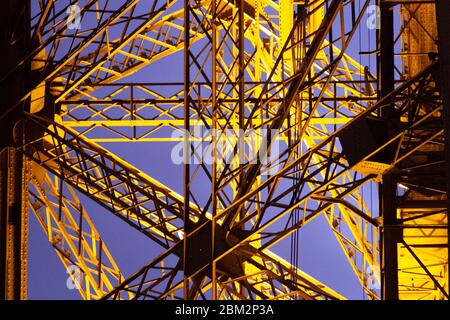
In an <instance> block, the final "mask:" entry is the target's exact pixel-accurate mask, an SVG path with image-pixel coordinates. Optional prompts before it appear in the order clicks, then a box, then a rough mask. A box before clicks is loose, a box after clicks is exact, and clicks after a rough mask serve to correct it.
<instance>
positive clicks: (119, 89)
mask: <svg viewBox="0 0 450 320" xmlns="http://www.w3.org/2000/svg"><path fill="white" fill-rule="evenodd" d="M419 2H420V1H417V3H415V2H414V3H408V4H405V3H402V1H382V0H380V1H377V3H378V4H380V6H381V7H382V8H390V9H392V8H401V11H399V12H398V14H399V19H400V22H401V24H400V28H399V30H396V31H395V33H394V34H393V39H392V40H393V44H392V48H391V49H392V59H394V58H393V56H394V55H395V54H396V55H399V56H400V57H401V58H400V59H398V60H395V63H394V65H393V75H392V77H393V81H392V87H390V88H389V90H390V93H388V94H384V93H383V92H386V89H385V87H386V86H385V84H383V83H381V85H380V79H381V80H383V79H384V77H385V74H384V71H383V70H382V71H381V72H379V75H380V74H381V76H380V77H378V75H373V74H372V73H371V70H370V69H369V67H365V66H362V65H360V63H358V62H357V59H356V58H352V55H354V51H355V49H354V47H355V41H356V40H355V38H356V37H357V32H358V29H359V28H361V24H362V23H363V18H364V17H365V15H366V11H367V8H368V7H369V5H370V4H372V3H373V1H371V0H362V1H359V2H358V1H355V0H345V1H344V0H300V1H292V0H280V1H271V0H251V1H235V0H227V1H222V0H220V1H219V0H184V1H176V0H126V1H121V2H115V1H103V0H95V1H94V0H85V1H75V2H74V3H73V4H76V5H77V6H76V7H73V6H71V5H72V3H71V5H70V6H69V5H67V2H63V1H59V0H47V1H45V0H39V1H37V5H36V6H35V7H34V8H33V9H32V13H33V14H32V16H31V30H30V34H31V35H32V36H31V43H32V44H33V45H32V48H33V49H32V50H31V51H30V52H28V53H27V54H26V55H25V56H23V57H20V61H21V62H20V63H19V64H18V65H17V66H14V67H12V68H11V70H10V71H9V72H8V73H6V74H5V75H3V76H2V78H1V79H0V81H8V79H9V78H10V77H11V76H13V75H14V73H15V72H16V71H17V70H18V68H20V67H21V66H24V65H28V64H30V65H31V70H32V74H33V77H32V79H33V80H32V83H31V86H30V87H31V88H32V90H30V91H28V92H26V93H25V94H24V95H22V96H20V97H18V98H17V103H16V104H14V105H12V106H10V107H9V108H8V112H9V113H14V112H17V110H18V108H19V107H21V106H22V103H27V102H28V103H29V105H30V107H29V108H28V110H27V112H24V115H23V117H22V119H21V120H20V121H18V123H17V124H16V126H15V128H14V137H15V143H16V146H17V150H18V151H20V152H22V153H23V155H25V156H26V159H29V160H32V161H33V162H34V164H33V166H31V175H30V176H31V178H30V181H29V189H28V195H27V196H25V195H24V197H23V198H24V199H23V200H22V201H24V205H27V204H28V205H29V208H30V210H31V212H33V213H34V216H35V217H36V218H37V220H38V222H39V223H40V225H41V227H42V229H43V231H44V233H45V234H46V236H47V237H48V239H49V242H50V244H51V245H52V246H53V248H54V249H55V251H56V253H57V254H58V256H59V258H60V260H61V262H62V264H63V265H64V267H65V268H68V267H69V266H71V265H74V266H77V268H78V270H81V275H80V274H71V277H72V280H73V281H74V283H75V284H78V289H79V291H80V294H81V296H82V298H84V299H101V298H102V299H172V300H178V299H205V300H207V299H223V300H245V299H250V300H258V299H264V300H266V299H306V300H309V299H320V300H328V299H345V297H344V296H343V295H341V294H340V293H338V292H337V291H335V290H334V289H332V288H331V287H330V286H329V285H328V284H326V283H324V282H321V281H320V280H319V279H315V278H314V277H312V276H311V275H309V274H307V273H306V272H304V271H302V270H301V268H300V267H299V265H298V241H296V240H295V239H298V234H299V232H301V230H302V228H303V227H304V226H305V225H307V224H308V223H310V222H311V221H313V220H314V219H316V218H317V217H319V216H323V217H324V218H325V221H326V223H327V228H329V230H331V232H332V234H333V235H334V236H335V238H336V241H337V244H338V246H339V247H340V250H341V252H340V254H341V255H342V256H343V257H345V259H346V260H347V261H348V264H349V266H350V268H351V270H352V271H353V273H354V274H355V278H356V279H357V281H358V282H359V284H360V286H361V288H362V290H363V292H364V297H365V298H369V299H379V298H380V292H379V291H377V290H374V287H373V284H374V283H373V282H374V281H375V282H376V283H382V285H383V276H385V274H384V272H385V270H386V269H387V265H386V261H385V260H383V257H384V256H383V254H385V253H386V248H392V247H389V245H390V244H389V243H388V241H387V240H386V239H389V235H391V234H393V232H394V233H395V231H392V230H394V229H395V230H398V229H401V230H402V234H403V237H402V238H401V239H399V238H396V240H395V241H396V242H395V246H396V247H397V246H398V256H402V257H403V256H408V258H404V259H403V260H399V263H398V272H397V269H395V272H396V273H397V274H398V283H399V287H400V288H401V289H400V293H399V296H400V298H411V297H413V298H434V299H442V298H446V299H448V282H446V281H447V280H448V255H447V257H445V255H443V253H442V252H443V251H442V250H444V249H445V248H447V247H448V233H447V230H444V229H445V228H446V227H445V226H446V225H447V224H448V219H447V212H446V206H445V205H443V204H442V203H440V202H439V201H442V200H443V197H445V193H446V190H443V189H442V190H441V189H439V190H436V184H438V183H435V184H432V185H426V186H424V185H423V183H422V182H420V183H419V182H418V181H419V180H420V178H417V176H420V174H424V173H423V172H422V171H420V170H422V169H421V168H424V167H427V166H434V165H435V164H436V163H437V166H439V165H442V161H443V160H442V159H441V154H442V152H443V150H444V147H443V145H444V143H445V141H444V119H443V113H444V102H443V99H442V97H441V94H440V86H439V77H438V76H437V73H438V70H439V67H440V64H439V61H434V62H433V63H430V62H429V61H430V58H431V60H438V59H437V58H436V57H435V56H434V55H433V52H434V51H437V47H436V43H435V42H436V39H437V31H436V32H435V30H434V25H432V24H431V25H430V24H428V25H427V23H429V18H427V17H428V16H434V15H435V14H436V13H435V12H434V11H433V10H434V9H433V10H432V9H430V8H431V7H430V5H429V4H428V3H426V4H422V3H419ZM432 6H433V5H432ZM433 7H434V6H433ZM382 10H384V9H382ZM385 12H386V11H382V15H385V14H386V13H385ZM67 15H69V16H70V17H71V18H72V20H69V21H68V20H67ZM78 17H79V18H80V22H81V23H80V24H79V25H78V24H77V18H78ZM427 19H428V20H427ZM397 31H398V32H397ZM418 34H422V35H423V34H425V35H426V37H425V36H423V38H424V39H421V40H417V35H418ZM425 38H426V40H425ZM384 46H385V44H382V45H381V47H380V48H379V51H380V52H381V53H380V52H379V53H380V54H379V55H380V56H381V57H383V54H384V52H386V50H385V49H384ZM397 51H398V52H397ZM429 52H431V54H428V53H429ZM366 54H372V53H366ZM171 57H177V59H182V58H184V65H183V68H184V70H183V72H180V73H179V77H180V78H179V80H178V82H156V83H149V82H144V81H141V80H139V81H136V78H135V76H136V75H142V74H144V73H145V72H146V71H145V70H147V67H149V66H151V65H152V64H153V63H156V62H157V61H158V60H162V59H167V58H171ZM380 59H381V60H383V59H384V58H380ZM379 62H380V61H379ZM180 71H181V70H180ZM380 90H381V91H380ZM380 92H382V94H381V95H380ZM2 117H3V115H2ZM368 123H370V126H372V123H376V124H375V125H373V126H377V128H382V129H381V131H379V132H377V133H376V134H375V135H376V136H377V137H376V138H375V139H374V140H375V142H373V143H372V142H371V143H369V142H367V143H365V141H362V140H363V139H364V138H363V137H358V136H355V133H357V132H360V131H361V130H365V128H367V126H368ZM374 130H375V129H374ZM242 132H244V133H242ZM248 132H251V134H252V135H253V136H251V137H252V138H253V139H250V136H248V135H247V134H248ZM174 133H175V134H174ZM186 133H187V134H186ZM272 133H276V134H275V135H272ZM254 137H256V139H254ZM264 139H266V140H264ZM349 141H351V143H349ZM104 142H116V143H127V142H145V143H149V145H151V143H156V142H158V143H165V142H178V143H179V145H180V146H182V147H183V150H184V154H183V156H184V159H183V160H184V163H183V168H184V174H183V179H184V190H183V194H178V193H176V192H175V191H173V190H172V189H171V188H169V187H168V186H166V185H164V184H163V183H161V182H159V181H157V180H156V179H154V178H152V177H150V176H149V175H148V174H146V173H145V172H144V171H142V170H139V169H137V168H135V167H134V166H132V165H131V164H129V163H128V162H127V161H126V159H122V158H120V157H118V156H117V155H115V154H113V153H112V152H110V151H108V150H107V149H106V148H104V147H102V146H100V145H99V143H104ZM224 142H225V143H226V144H227V146H228V147H229V148H230V150H232V151H233V152H234V154H233V156H231V157H228V156H227V155H226V154H225V153H221V152H220V151H219V150H218V149H215V147H217V146H219V145H221V144H222V143H224ZM205 150H206V151H207V152H210V153H211V157H212V163H206V162H204V161H202V156H203V155H204V152H205ZM430 152H433V156H428V155H427V154H429V153H430ZM255 154H258V155H262V156H263V157H262V158H263V159H261V158H259V159H254V155H255ZM267 159H269V160H268V161H266V160H267ZM423 159H424V160H423ZM263 160H264V161H263ZM418 168H419V169H418ZM433 168H434V167H433ZM436 168H437V169H436V170H437V171H438V169H439V170H440V167H436ZM426 174H428V171H427V173H426ZM386 176H392V177H394V178H393V180H392V181H395V182H393V185H392V189H394V188H396V187H395V186H397V185H398V184H401V185H402V186H403V187H404V188H406V189H407V192H405V194H404V195H403V196H402V197H400V198H399V199H400V200H399V202H398V203H399V205H398V206H397V207H396V208H393V209H392V210H394V211H395V212H396V215H398V217H399V218H398V219H397V218H396V219H394V220H392V221H391V220H389V218H388V217H387V216H384V215H381V214H379V213H378V212H375V211H373V210H372V208H371V206H370V205H369V204H368V197H367V195H366V196H364V190H365V189H367V187H369V186H370V189H372V187H371V186H374V185H376V184H377V183H379V182H381V181H383V184H384V183H385V177H386ZM205 182H206V184H207V185H208V186H209V187H210V190H206V191H203V192H202V193H199V192H196V190H197V189H198V187H199V186H203V189H204V185H205ZM386 185H387V183H386ZM386 190H387V188H385V189H384V191H382V192H384V193H386V192H387V191H386ZM424 190H426V192H428V193H430V192H431V193H430V194H431V195H430V196H429V198H427V199H426V200H432V201H433V204H431V205H430V202H426V204H424V203H423V202H421V203H420V204H419V203H418V202H417V201H418V200H417V199H419V198H418V196H417V194H419V193H420V194H421V195H423V193H424ZM79 194H83V196H87V197H89V198H90V199H92V200H94V201H95V202H96V203H97V204H99V205H100V206H102V207H103V208H105V209H106V210H108V211H109V212H111V213H112V214H113V215H115V216H116V217H118V218H120V219H121V220H122V221H123V222H125V223H127V224H128V225H129V226H130V227H132V228H134V229H136V230H138V231H139V232H140V233H142V234H144V235H145V236H146V237H147V238H148V239H149V241H150V242H151V243H153V244H157V245H158V248H159V250H160V252H161V253H160V254H158V255H157V256H156V257H155V258H154V259H153V260H152V261H150V262H149V263H148V264H146V265H145V266H143V267H142V268H141V269H139V270H137V271H136V272H135V273H134V274H133V275H131V276H129V277H127V278H124V277H123V275H122V273H121V271H120V268H119V266H118V265H117V264H116V263H115V260H114V257H113V256H114V255H113V250H112V249H111V252H110V251H109V250H108V248H107V246H106V244H105V243H104V241H103V240H102V237H101V235H100V234H99V232H98V231H97V230H96V227H95V226H94V223H93V222H92V220H91V219H90V217H89V215H88V213H87V212H86V210H85V208H84V207H83V204H82V200H81V198H80V196H79ZM383 197H384V194H383ZM393 197H397V195H393ZM420 199H421V200H419V201H422V200H423V199H422V198H420ZM436 201H437V202H436ZM420 206H422V207H424V208H425V207H426V208H425V209H423V208H422V207H420ZM418 207H420V208H422V209H420V210H418ZM385 208H386V205H385V204H383V207H382V208H379V210H381V211H383V210H385ZM397 213H398V214H397ZM386 235H388V237H387V238H386ZM289 238H290V241H291V243H290V245H291V251H292V256H291V257H290V261H289V262H288V261H287V260H288V257H286V256H285V253H284V254H282V253H279V252H278V251H277V247H279V246H280V245H281V244H283V245H287V243H288V240H289ZM380 239H381V240H382V241H381V243H380ZM417 239H419V240H417ZM425 239H426V240H425ZM430 248H431V249H430ZM389 250H390V249H389ZM396 250H397V249H396ZM439 250H441V251H439ZM393 254H394V253H393ZM395 254H397V251H395ZM396 259H397V256H396ZM446 268H447V269H446ZM410 274H416V275H418V276H417V277H414V279H411V278H410V277H409V275H410ZM80 279H81V280H80ZM382 289H383V288H382Z"/></svg>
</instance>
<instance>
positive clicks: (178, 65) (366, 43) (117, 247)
mask: <svg viewBox="0 0 450 320" xmlns="http://www.w3.org/2000/svg"><path fill="white" fill-rule="evenodd" d="M64 2H65V1H64ZM141 2H145V0H141ZM32 3H33V8H34V9H33V10H36V3H37V1H36V0H32ZM361 3H362V1H361V0H360V1H358V0H357V1H356V5H357V6H358V5H360V4H361ZM366 20H367V19H366V17H365V18H364V19H363V21H362V25H361V27H360V28H359V29H358V30H357V32H356V34H355V37H354V39H353V41H352V45H351V47H350V50H349V51H348V54H349V55H350V56H351V57H353V59H355V60H356V61H358V62H359V63H360V64H361V65H362V66H369V67H370V70H371V72H372V73H373V74H375V73H376V60H375V56H374V55H359V54H358V53H359V52H371V51H374V50H375V30H369V29H368V28H367V27H366ZM357 80H358V79H357ZM361 80H362V79H361ZM122 81H127V82H147V83H148V82H171V81H172V82H173V81H175V82H182V81H183V53H182V52H178V53H176V54H174V55H171V56H169V57H166V58H163V59H162V60H160V61H157V62H156V63H154V64H151V65H149V66H147V67H145V68H144V69H143V70H141V71H139V72H138V73H137V74H135V75H133V76H131V77H129V78H127V79H123V80H122ZM101 145H102V146H103V147H105V148H107V149H108V150H110V151H112V152H113V153H115V154H117V155H118V156H121V157H122V158H123V159H125V160H126V161H128V162H130V163H131V164H132V165H134V166H135V167H137V168H139V169H140V170H142V171H144V172H146V173H147V174H149V175H150V176H151V177H153V178H155V179H157V180H159V181H160V182H162V183H163V184H165V185H167V186H168V187H169V188H172V189H173V190H174V191H176V192H178V193H179V194H183V166H181V165H175V164H173V163H172V162H171V160H170V154H171V150H172V148H173V147H174V146H175V143H167V142H164V143H161V142H152V143H103V144H101ZM203 188H204V190H205V191H206V193H209V192H210V185H209V184H208V185H204V186H203ZM376 192H377V190H376V186H375V185H373V186H372V187H371V186H370V185H368V186H367V187H366V188H365V189H364V197H365V199H366V202H367V204H368V206H369V208H371V209H372V212H374V213H375V215H377V208H378V199H377V193H376ZM80 199H81V200H82V201H83V204H84V206H85V208H86V211H87V212H88V213H89V215H90V217H91V219H92V220H93V222H94V223H95V225H96V228H97V230H98V231H99V233H100V234H101V236H102V238H103V240H104V241H105V243H106V244H107V246H108V248H109V251H110V252H111V253H112V255H113V257H114V259H115V261H116V262H117V264H118V265H119V267H120V270H121V272H122V273H123V274H124V275H125V277H127V276H129V275H131V274H132V273H134V272H135V271H137V270H139V268H140V267H142V266H143V265H144V264H146V263H148V262H149V261H150V260H151V259H152V258H153V257H155V256H156V255H157V254H158V253H160V252H161V250H162V249H161V247H158V246H156V245H155V244H153V243H152V242H151V241H149V240H148V239H147V238H146V237H145V236H143V235H141V234H140V233H139V232H137V231H136V230H134V229H132V228H131V227H129V226H128V225H126V224H125V223H123V222H122V221H121V220H119V219H118V218H116V217H114V216H113V215H112V214H111V213H109V212H108V211H106V210H105V209H103V208H101V207H100V206H99V205H97V204H96V203H95V202H93V201H92V200H90V199H87V198H86V197H85V196H82V195H80ZM371 200H372V201H371ZM29 225H30V230H29V231H30V232H29V265H28V267H29V270H28V274H29V277H28V297H29V299H80V298H81V297H80V295H79V293H78V292H77V290H69V289H68V288H67V286H66V282H67V278H68V274H67V273H66V271H65V270H64V267H63V265H62V264H61V262H60V260H59V258H58V256H57V255H56V253H55V252H54V249H53V248H52V247H51V245H50V244H49V242H48V239H47V237H46V235H45V234H44V232H43V231H42V229H41V226H40V225H39V223H38V222H37V220H36V218H35V217H34V216H33V214H32V213H30V224H29ZM299 246H300V247H299V256H300V264H299V267H300V269H301V270H303V271H305V272H306V273H308V274H310V275H311V276H313V277H315V278H316V279H318V280H320V281H321V282H323V283H325V284H327V285H328V286H330V287H331V288H332V289H334V290H336V291H337V292H339V293H341V294H342V295H344V296H345V297H347V298H350V299H363V298H364V294H363V291H362V288H361V287H360V285H359V283H358V280H357V279H356V276H355V275H354V273H353V271H352V270H351V267H350V265H349V264H348V262H347V260H346V258H345V256H344V254H343V252H342V249H341V248H340V247H339V244H338V242H337V240H336V238H335V236H334V235H333V234H332V231H331V229H330V228H329V227H328V226H327V222H326V220H325V218H324V217H323V216H319V217H318V218H316V219H315V220H313V221H312V222H310V223H309V224H307V225H306V226H305V227H303V228H302V229H301V232H300V239H299ZM275 248H276V249H274V251H275V252H277V253H279V252H283V253H284V254H283V255H282V256H283V258H285V259H286V260H287V261H289V252H290V247H289V237H288V238H287V239H286V241H282V242H280V243H279V244H278V245H277V246H275Z"/></svg>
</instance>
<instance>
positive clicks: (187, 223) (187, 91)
mask: <svg viewBox="0 0 450 320" xmlns="http://www.w3.org/2000/svg"><path fill="white" fill-rule="evenodd" d="M189 2H190V1H189V0H184V185H183V195H184V212H183V214H184V215H183V224H184V239H183V272H184V284H183V297H184V299H188V297H189V279H188V276H187V270H188V268H187V267H188V259H187V257H188V256H189V253H188V248H189V243H188V237H187V235H188V234H189V233H190V231H191V227H190V220H189V213H190V212H189V211H190V210H189V201H190V191H189V181H190V170H189V169H190V168H189V158H190V150H191V149H190V148H191V146H190V142H189V141H190V140H189V132H190V123H189V120H190V99H189V97H190V87H191V83H190V76H189V67H190V64H189V61H190V59H189V44H190V41H189V36H190V34H189V26H190V19H189V17H190V3H189Z"/></svg>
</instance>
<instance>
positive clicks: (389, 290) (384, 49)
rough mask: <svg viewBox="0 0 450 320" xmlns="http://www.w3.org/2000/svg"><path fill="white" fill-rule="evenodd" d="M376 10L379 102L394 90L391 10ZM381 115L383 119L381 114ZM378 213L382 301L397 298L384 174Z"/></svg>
mask: <svg viewBox="0 0 450 320" xmlns="http://www.w3.org/2000/svg"><path fill="white" fill-rule="evenodd" d="M378 5H379V8H380V29H379V31H378V48H379V59H378V63H379V64H378V72H379V74H378V82H379V83H378V85H379V93H378V94H379V99H381V98H383V97H385V96H386V95H388V94H389V93H390V92H392V91H393V90H394V15H393V12H392V7H391V6H390V5H387V4H383V3H382V1H380V0H378ZM381 116H387V112H383V111H382V114H381ZM380 197H381V214H382V216H383V230H382V231H381V251H382V253H381V260H382V261H381V268H382V269H381V277H382V283H381V286H382V293H381V294H382V298H383V299H386V300H397V299H398V271H397V269H398V257H397V243H398V239H397V237H396V235H397V231H396V228H395V224H396V220H397V210H396V205H395V200H396V182H395V178H394V176H392V175H384V176H383V181H382V185H381V192H380Z"/></svg>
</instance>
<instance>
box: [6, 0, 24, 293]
mask: <svg viewBox="0 0 450 320" xmlns="http://www.w3.org/2000/svg"><path fill="white" fill-rule="evenodd" d="M29 23H30V12H29V1H27V0H20V1H17V0H7V1H3V2H2V9H1V10H0V50H1V52H2V63H1V64H0V79H2V80H1V82H0V95H1V97H2V105H1V108H0V126H1V128H2V134H1V136H0V167H1V169H0V299H25V298H26V291H27V289H26V276H27V241H28V236H27V229H28V228H27V223H28V211H27V206H26V190H27V187H26V174H25V173H24V163H23V156H22V154H21V153H19V152H16V150H15V148H14V140H15V138H19V139H20V138H21V137H19V136H16V137H14V128H15V125H16V124H17V122H18V121H20V119H21V117H22V115H23V113H22V111H23V110H24V109H27V108H28V107H27V105H28V103H24V104H22V105H20V106H18V107H20V108H16V109H14V110H12V107H13V106H16V104H17V102H18V101H19V100H20V99H21V98H22V96H23V95H24V93H25V92H26V91H27V83H28V82H29V80H30V65H29V64H23V65H22V66H21V67H20V68H17V69H16V71H15V72H13V73H10V70H11V68H12V67H14V66H16V65H18V64H19V63H20V62H21V58H23V57H25V56H26V53H27V52H28V50H29V45H30V44H29V32H30V30H29ZM6 75H8V76H6ZM16 135H20V134H18V132H16Z"/></svg>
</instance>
